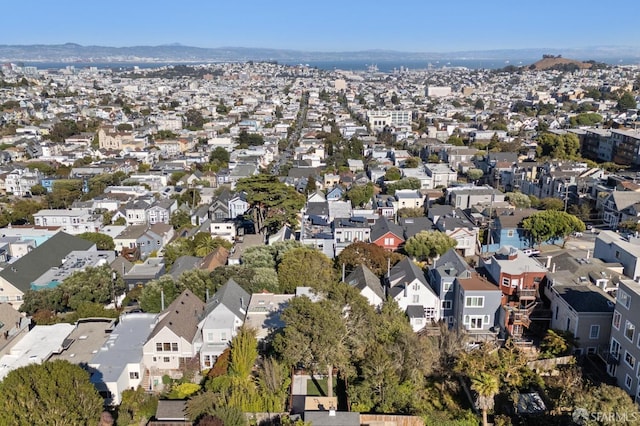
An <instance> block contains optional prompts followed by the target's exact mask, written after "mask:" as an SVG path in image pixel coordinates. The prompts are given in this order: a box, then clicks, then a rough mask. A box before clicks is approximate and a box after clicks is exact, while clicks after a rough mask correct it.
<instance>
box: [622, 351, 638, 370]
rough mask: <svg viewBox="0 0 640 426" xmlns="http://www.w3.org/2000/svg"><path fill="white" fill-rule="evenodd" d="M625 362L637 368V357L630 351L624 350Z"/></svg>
mask: <svg viewBox="0 0 640 426" xmlns="http://www.w3.org/2000/svg"><path fill="white" fill-rule="evenodd" d="M624 362H626V363H627V365H628V366H629V367H631V368H635V366H636V358H635V357H634V356H633V355H631V354H630V353H629V352H628V351H624Z"/></svg>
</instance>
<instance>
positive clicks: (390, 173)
mask: <svg viewBox="0 0 640 426" xmlns="http://www.w3.org/2000/svg"><path fill="white" fill-rule="evenodd" d="M401 177H402V172H400V169H398V168H397V167H389V168H388V169H387V171H386V173H385V174H384V180H385V181H396V180H400V178H401Z"/></svg>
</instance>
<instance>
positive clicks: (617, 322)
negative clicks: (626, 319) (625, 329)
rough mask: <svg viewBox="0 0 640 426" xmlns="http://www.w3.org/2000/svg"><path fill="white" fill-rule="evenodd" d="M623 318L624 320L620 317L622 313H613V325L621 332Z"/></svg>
mask: <svg viewBox="0 0 640 426" xmlns="http://www.w3.org/2000/svg"><path fill="white" fill-rule="evenodd" d="M621 318H622V315H620V312H618V311H613V322H612V325H613V327H614V328H615V329H616V330H620V319H621Z"/></svg>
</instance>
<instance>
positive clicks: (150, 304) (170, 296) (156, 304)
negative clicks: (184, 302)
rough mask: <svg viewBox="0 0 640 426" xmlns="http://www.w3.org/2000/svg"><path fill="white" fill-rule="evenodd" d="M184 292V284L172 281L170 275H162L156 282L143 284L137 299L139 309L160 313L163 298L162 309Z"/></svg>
mask: <svg viewBox="0 0 640 426" xmlns="http://www.w3.org/2000/svg"><path fill="white" fill-rule="evenodd" d="M183 290H184V283H180V282H177V281H174V280H173V279H172V278H171V276H170V275H164V276H162V277H160V278H159V279H157V280H153V281H150V282H148V283H147V284H145V286H144V288H143V289H142V293H141V294H140V298H139V299H138V300H139V302H140V307H141V308H142V310H143V311H145V312H153V313H157V312H161V311H162V308H163V306H162V301H163V298H164V308H166V307H167V306H169V305H170V304H171V302H173V301H174V300H175V299H176V298H177V297H178V296H179V295H180V293H182V291H183Z"/></svg>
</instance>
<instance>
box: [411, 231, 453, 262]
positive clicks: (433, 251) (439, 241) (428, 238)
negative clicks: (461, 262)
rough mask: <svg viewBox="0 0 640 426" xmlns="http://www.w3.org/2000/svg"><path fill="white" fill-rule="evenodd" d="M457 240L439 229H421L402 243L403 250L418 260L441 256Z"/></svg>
mask: <svg viewBox="0 0 640 426" xmlns="http://www.w3.org/2000/svg"><path fill="white" fill-rule="evenodd" d="M457 244H458V242H457V241H456V240H454V239H453V238H451V237H449V236H448V235H447V234H445V233H443V232H440V231H421V232H419V233H417V234H416V235H414V236H413V237H411V238H409V239H408V240H407V242H406V243H405V244H404V251H406V252H407V254H408V255H409V256H411V257H414V258H416V259H420V260H426V259H433V258H434V257H436V256H442V255H443V254H445V253H446V252H447V251H448V250H449V249H452V248H454V247H455V246H456V245H457Z"/></svg>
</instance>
